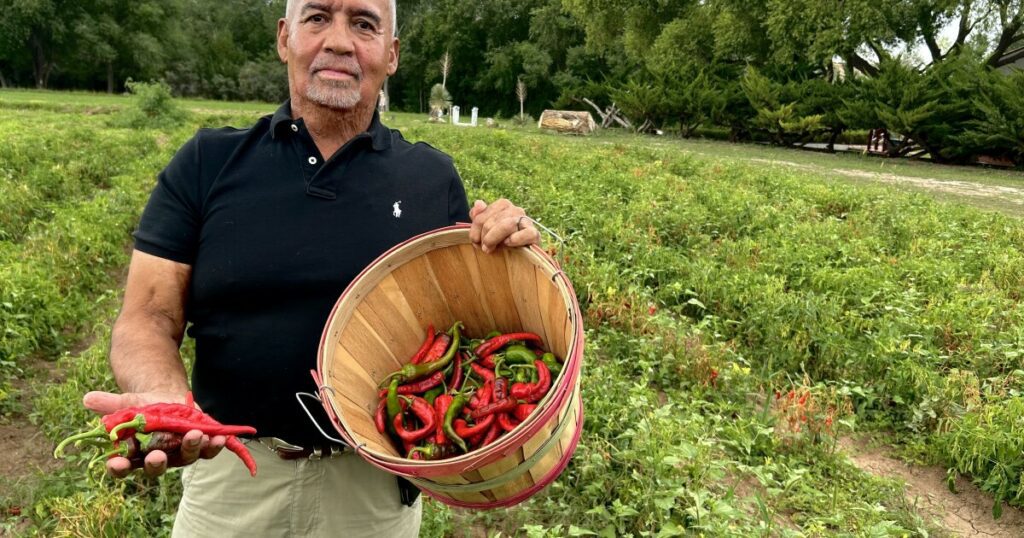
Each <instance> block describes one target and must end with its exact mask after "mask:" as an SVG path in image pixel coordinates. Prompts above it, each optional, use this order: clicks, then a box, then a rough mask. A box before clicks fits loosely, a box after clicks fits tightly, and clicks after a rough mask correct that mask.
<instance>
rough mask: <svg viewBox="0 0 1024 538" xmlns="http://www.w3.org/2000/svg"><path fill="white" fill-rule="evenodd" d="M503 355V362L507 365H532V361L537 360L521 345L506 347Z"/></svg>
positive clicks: (535, 356)
mask: <svg viewBox="0 0 1024 538" xmlns="http://www.w3.org/2000/svg"><path fill="white" fill-rule="evenodd" d="M504 355H505V362H507V363H509V364H533V361H535V360H537V355H535V354H534V353H533V352H532V351H530V348H528V347H526V346H523V345H514V346H508V347H507V348H505V353H504Z"/></svg>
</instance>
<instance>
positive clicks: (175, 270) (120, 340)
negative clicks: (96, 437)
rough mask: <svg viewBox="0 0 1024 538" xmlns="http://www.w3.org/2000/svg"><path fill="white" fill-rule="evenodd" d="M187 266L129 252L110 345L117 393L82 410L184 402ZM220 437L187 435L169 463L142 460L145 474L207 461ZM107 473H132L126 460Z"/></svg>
mask: <svg viewBox="0 0 1024 538" xmlns="http://www.w3.org/2000/svg"><path fill="white" fill-rule="evenodd" d="M191 278H192V267H191V266H189V265H185V264H181V263H177V262H173V261H170V260H166V259H163V258H160V257H157V256H153V255H150V254H146V253H144V252H141V251H138V250H136V251H134V252H133V253H132V261H131V265H130V266H129V268H128V283H127V285H126V286H125V292H124V305H123V306H122V308H121V314H120V315H119V316H118V318H117V321H116V322H115V323H114V329H113V333H112V335H111V343H110V366H111V369H112V370H113V372H114V379H115V380H116V381H117V384H118V386H119V387H121V390H122V391H123V392H122V393H121V394H114V393H109V392H90V393H88V394H86V395H85V397H84V398H83V400H82V402H83V404H84V405H85V407H87V408H89V409H91V410H93V411H95V412H97V413H99V414H107V413H112V412H114V411H117V410H118V409H123V408H125V407H131V406H142V405H148V404H152V403H160V402H168V403H185V394H186V393H187V392H188V390H189V386H188V378H187V376H186V375H185V366H184V364H183V363H182V361H181V354H180V353H179V351H178V348H179V346H180V345H181V340H182V338H183V337H184V335H185V304H186V300H187V297H188V287H189V281H190V280H191ZM224 442H225V438H224V437H223V436H216V437H213V438H212V439H211V438H208V437H207V436H205V435H203V434H202V432H200V431H198V430H194V431H191V432H188V433H187V434H186V435H185V436H184V438H183V439H182V445H181V453H180V454H174V455H172V457H171V458H169V457H168V454H165V453H164V452H162V451H159V450H155V451H153V452H151V453H149V454H148V455H147V456H146V460H145V466H144V468H145V471H146V473H147V474H149V475H151V476H158V475H161V474H163V473H164V471H166V470H167V467H168V465H172V466H179V465H187V464H189V463H192V462H193V461H195V460H196V459H197V458H200V457H202V458H212V457H213V456H215V455H217V452H219V451H220V449H221V448H223V446H224ZM107 472H109V473H110V474H111V475H113V476H117V477H123V476H126V475H127V474H128V473H130V472H131V463H130V462H129V461H128V460H127V459H125V458H111V459H110V460H107Z"/></svg>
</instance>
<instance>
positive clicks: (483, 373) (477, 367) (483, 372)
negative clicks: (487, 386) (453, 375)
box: [469, 362, 494, 382]
mask: <svg viewBox="0 0 1024 538" xmlns="http://www.w3.org/2000/svg"><path fill="white" fill-rule="evenodd" d="M469 367H470V368H472V369H473V373H475V374H476V375H478V376H480V377H481V378H482V379H483V380H484V381H492V382H493V381H494V372H493V371H492V370H488V369H487V368H486V367H485V366H484V365H481V364H477V363H475V362H474V363H470V365H469Z"/></svg>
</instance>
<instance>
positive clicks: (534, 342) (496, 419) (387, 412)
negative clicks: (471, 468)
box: [374, 322, 562, 460]
mask: <svg viewBox="0 0 1024 538" xmlns="http://www.w3.org/2000/svg"><path fill="white" fill-rule="evenodd" d="M462 328H463V327H462V323H461V322H456V323H455V324H454V325H453V326H452V327H451V329H449V330H448V331H447V332H445V333H435V331H434V327H433V325H431V326H429V327H427V336H426V339H425V340H424V341H423V344H422V345H421V346H420V348H419V350H418V351H417V352H416V353H415V354H414V355H413V357H412V359H411V360H410V361H409V363H408V364H406V365H405V366H403V367H402V368H401V369H399V370H397V371H395V372H392V373H391V374H389V375H388V376H387V377H385V378H384V381H383V382H382V383H381V389H380V392H379V393H378V398H379V402H378V404H377V409H376V413H375V415H374V422H375V424H376V427H377V431H378V432H380V433H386V434H388V435H389V437H390V438H391V439H392V441H393V442H394V443H395V447H396V448H397V449H398V451H399V453H400V454H403V455H405V457H407V458H410V459H415V460H439V459H445V458H450V457H454V456H458V455H461V454H465V453H467V452H470V451H472V450H476V449H478V448H481V447H484V446H487V445H489V444H491V443H493V442H494V441H495V440H497V439H498V438H500V437H501V436H502V435H504V434H505V433H507V432H510V431H512V430H513V429H514V428H515V427H516V426H518V425H519V424H520V423H521V422H523V421H524V420H526V419H527V417H529V416H530V414H531V413H533V412H534V411H535V410H536V409H537V402H539V401H540V400H541V399H542V398H544V396H545V395H546V394H547V393H548V391H549V390H551V381H552V377H553V376H557V375H558V373H559V372H561V370H562V363H561V361H560V360H559V359H558V358H556V357H555V355H554V354H553V353H548V352H545V351H544V348H543V342H542V341H541V338H540V337H539V336H537V335H536V334H533V333H528V332H518V333H509V334H500V333H491V334H489V335H487V337H486V338H484V339H479V340H476V339H471V338H468V337H467V336H466V335H464V334H462Z"/></svg>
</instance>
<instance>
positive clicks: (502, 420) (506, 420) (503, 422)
mask: <svg viewBox="0 0 1024 538" xmlns="http://www.w3.org/2000/svg"><path fill="white" fill-rule="evenodd" d="M498 424H499V425H500V426H501V429H503V430H505V431H507V432H510V431H512V430H514V429H515V427H516V426H518V425H519V421H517V420H516V419H514V418H512V417H510V416H509V415H508V413H502V414H500V415H498Z"/></svg>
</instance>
